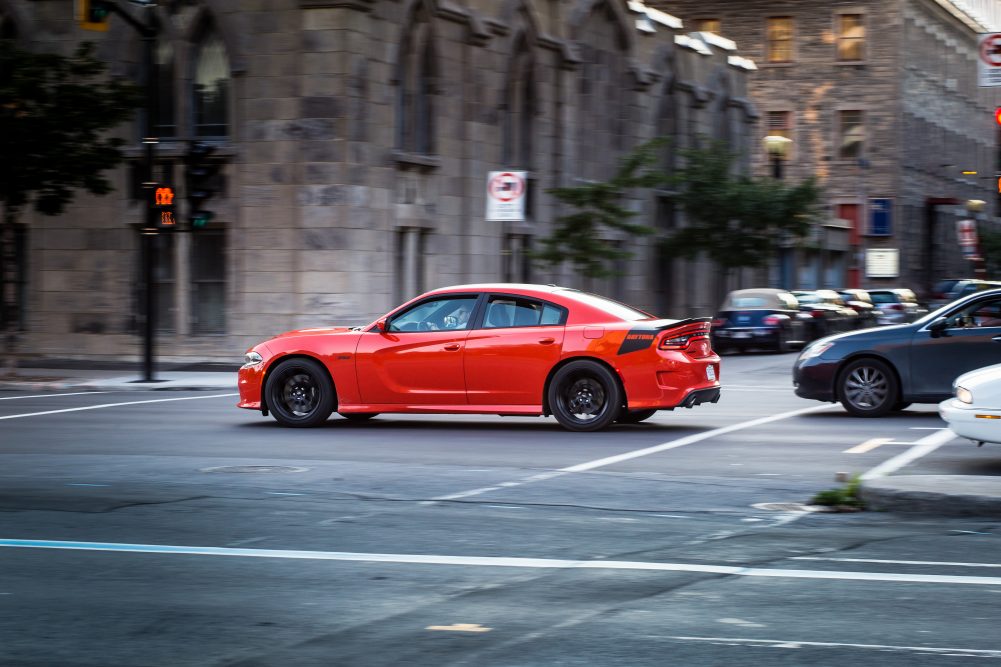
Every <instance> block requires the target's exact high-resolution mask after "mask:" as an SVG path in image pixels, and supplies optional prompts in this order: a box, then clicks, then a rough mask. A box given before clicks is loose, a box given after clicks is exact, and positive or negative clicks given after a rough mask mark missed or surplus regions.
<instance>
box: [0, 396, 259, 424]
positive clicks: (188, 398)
mask: <svg viewBox="0 0 1001 667" xmlns="http://www.w3.org/2000/svg"><path fill="white" fill-rule="evenodd" d="M239 395H240V394H238V393H235V392H234V393H232V394H213V395H211V396H184V397H182V398H155V399H151V400H148V401H127V402H125V403H102V404H101V405H85V406H83V407H80V408H64V409H62V410H46V411H45V412H26V413H24V414H20V415H5V416H3V417H0V419H20V418H21V417H40V416H41V415H57V414H59V413H60V412H79V411H81V410H99V409H101V408H117V407H120V406H123V405H142V404H143V403H169V402H170V401H195V400H198V399H200V398H226V397H227V396H239Z"/></svg>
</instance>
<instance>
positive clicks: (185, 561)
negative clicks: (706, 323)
mask: <svg viewBox="0 0 1001 667" xmlns="http://www.w3.org/2000/svg"><path fill="white" fill-rule="evenodd" d="M793 359H794V355H782V356H778V355H765V354H761V355H747V356H739V357H736V356H730V357H726V358H725V360H724V365H723V378H722V380H723V384H724V393H723V398H722V399H721V401H720V403H719V404H717V405H707V406H700V407H698V408H695V409H692V410H679V411H676V412H662V413H659V414H658V415H657V416H656V417H654V418H653V419H651V420H650V421H649V422H646V423H643V424H639V425H635V426H620V427H615V428H612V429H610V430H607V431H604V432H600V433H590V434H572V433H568V432H565V431H563V430H562V429H560V428H559V427H558V425H557V424H556V422H555V420H553V419H542V418H536V419H531V418H501V417H479V416H440V417H439V416H399V415H397V416H380V417H379V418H377V419H375V420H373V421H372V422H369V423H364V424H354V423H350V422H347V421H346V420H343V419H340V418H338V417H336V416H335V417H333V418H331V420H330V421H329V422H328V423H327V424H326V425H325V426H324V427H322V428H318V429H311V430H290V429H283V428H280V427H278V426H277V425H276V423H275V422H274V421H273V420H271V419H270V418H263V417H261V416H260V415H259V414H256V413H253V412H248V411H243V410H238V409H236V408H235V407H234V405H235V402H236V397H235V396H234V395H228V394H226V392H163V391H150V392H146V391H142V392H137V391H130V392H105V393H96V392H90V393H80V394H77V393H76V392H66V393H62V394H55V393H48V394H30V393H26V392H0V665H3V666H4V667H8V666H11V667H12V666H17V665H32V666H41V665H44V666H46V667H48V666H51V665H58V666H62V665H66V666H84V665H86V666H93V667H98V666H101V667H104V666H107V665H135V666H140V665H143V666H146V665H163V666H170V667H175V666H187V665H199V666H202V665H206V666H209V665H211V666H223V665H226V666H229V665H240V666H252V665H254V666H256V665H282V666H284V665H296V666H298V665H309V666H312V665H324V666H330V665H337V666H339V665H346V666H352V667H353V666H355V665H359V666H370V665H371V666H376V665H386V666H389V665H393V666H396V665H408V666H410V665H414V666H423V665H428V666H434V667H438V666H446V665H449V666H451V665H456V666H457V665H468V666H475V667H481V666H491V667H493V666H511V667H514V666H519V667H521V666H535V665H539V666H547V667H548V666H551V665H602V666H604V665H628V666H634V665H635V666H645V665H651V666H652V665H657V666H662V665H682V666H687V665H730V664H734V665H843V664H852V665H881V666H884V665H901V666H904V665H907V666H914V665H936V666H937V665H943V664H950V665H951V664H964V663H966V662H971V663H972V662H973V661H977V662H978V664H979V663H980V662H982V661H984V660H992V659H993V660H1001V638H999V635H998V633H997V626H998V621H999V619H1001V613H999V611H998V610H999V609H1001V556H999V555H998V554H999V553H1001V522H998V521H984V520H973V519H948V518H937V517H928V516H925V517H921V516H905V515H894V514H883V513H874V512H863V513H840V514H838V513H816V512H806V511H802V509H803V508H802V505H803V504H804V503H807V502H808V501H809V499H810V498H811V497H812V495H813V494H814V493H816V492H817V491H820V490H822V489H825V488H830V487H833V486H837V485H838V484H837V483H836V482H835V481H834V477H835V475H836V474H837V473H846V474H849V475H851V474H859V473H864V472H866V471H869V470H872V469H874V468H876V467H877V466H881V465H886V464H888V463H889V467H888V471H890V472H892V471H893V469H894V467H895V465H896V464H894V463H893V462H894V461H897V460H898V459H897V458H896V457H898V455H900V454H902V453H904V452H906V451H908V450H909V445H908V443H914V442H916V441H919V440H921V439H923V438H927V437H931V436H933V435H934V434H937V433H939V432H940V429H942V428H943V426H944V425H943V423H942V422H941V421H940V420H939V419H938V417H937V414H936V412H935V409H934V406H918V407H915V408H912V409H910V410H907V411H905V412H903V413H900V414H896V415H892V416H889V417H886V418H881V419H875V420H860V419H854V418H851V417H848V416H847V415H846V414H845V413H844V412H843V411H842V410H841V409H840V407H837V406H826V405H823V404H819V403H815V402H810V401H804V400H802V399H799V398H797V397H795V396H794V395H793V393H792V390H791V385H790V379H789V368H790V366H791V364H792V361H793ZM936 437H938V436H936ZM849 450H853V451H849ZM900 472H906V473H909V474H915V473H928V474H977V475H997V474H1001V449H999V448H991V447H990V446H985V447H983V448H980V449H978V448H976V447H974V446H973V445H972V444H970V443H969V442H967V441H964V440H961V439H958V438H957V439H953V440H951V441H948V442H946V443H945V444H943V445H942V446H941V447H939V448H938V449H936V450H934V451H933V452H931V453H930V454H928V455H927V456H925V457H923V458H921V459H918V460H916V461H913V462H911V463H909V464H908V465H906V467H905V468H902V469H900Z"/></svg>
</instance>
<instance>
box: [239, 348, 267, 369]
mask: <svg viewBox="0 0 1001 667" xmlns="http://www.w3.org/2000/svg"><path fill="white" fill-rule="evenodd" d="M262 361H264V357H262V356H261V355H259V354H258V353H257V352H248V353H247V354H245V355H243V367H244V368H246V367H248V366H256V365H257V364H259V363H261V362H262Z"/></svg>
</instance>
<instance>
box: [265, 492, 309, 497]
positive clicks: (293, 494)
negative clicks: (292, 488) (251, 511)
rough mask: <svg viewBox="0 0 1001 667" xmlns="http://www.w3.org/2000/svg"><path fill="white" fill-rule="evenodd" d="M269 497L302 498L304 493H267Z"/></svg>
mask: <svg viewBox="0 0 1001 667" xmlns="http://www.w3.org/2000/svg"><path fill="white" fill-rule="evenodd" d="M267 494H268V495H269V496H304V495H306V494H305V493H283V492H282V491H268V492H267Z"/></svg>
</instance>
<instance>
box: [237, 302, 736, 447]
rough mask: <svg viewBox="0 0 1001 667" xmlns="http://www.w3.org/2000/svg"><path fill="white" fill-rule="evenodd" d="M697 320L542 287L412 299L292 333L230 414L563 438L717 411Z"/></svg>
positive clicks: (243, 388)
mask: <svg viewBox="0 0 1001 667" xmlns="http://www.w3.org/2000/svg"><path fill="white" fill-rule="evenodd" d="M709 323H710V319H709V318H689V319H683V320H670V319H657V318H655V317H654V316H652V315H650V314H649V313H645V312H643V311H640V310H636V309H635V308H631V307H629V306H626V305H624V304H621V303H619V302H617V301H612V300H610V299H606V298H604V297H601V296H597V295H595V294H589V293H587V292H581V291H579V290H575V289H568V288H565V287H556V286H554V285H516V284H503V283H501V284H487V285H461V286H456V287H445V288H442V289H437V290H434V291H431V292H428V293H427V294H423V295H421V296H419V297H417V298H416V299H413V300H412V301H409V302H407V303H405V304H403V305H402V306H400V307H399V308H396V309H395V310H393V311H392V312H390V313H389V314H388V315H385V316H384V317H381V318H379V319H378V320H376V321H375V322H373V323H372V324H369V325H368V326H364V327H327V328H318V329H301V330H299V331H290V332H288V333H284V334H281V335H280V336H276V337H275V338H272V339H271V340H267V341H265V342H263V343H260V344H258V345H255V346H254V347H252V348H251V349H250V350H248V351H247V355H246V359H245V363H244V365H243V367H242V368H240V377H239V387H240V402H239V404H238V405H239V407H241V408H247V409H250V410H260V411H261V412H262V413H263V414H264V415H267V414H268V413H269V412H270V413H271V414H272V415H274V417H275V419H276V420H278V422H279V423H280V424H283V425H285V426H316V425H317V424H321V423H323V422H324V421H326V419H327V418H328V417H329V416H330V413H331V412H333V411H335V410H336V411H337V412H339V413H340V414H341V415H343V416H344V417H346V418H348V419H354V420H364V419H369V418H371V417H373V416H375V415H376V414H378V413H380V412H405V413H489V414H500V415H554V416H555V417H556V419H557V420H558V421H559V423H560V424H562V425H563V426H564V427H565V428H567V429H570V430H572V431H593V430H597V429H600V428H604V427H606V426H608V425H609V424H611V423H612V422H613V421H619V422H623V423H636V422H640V421H643V420H644V419H647V418H648V417H650V416H651V415H653V413H654V412H656V411H657V410H671V409H674V408H676V407H680V406H684V407H686V408H690V407H692V406H694V405H698V404H700V403H715V402H716V401H718V400H719V394H720V385H719V363H720V359H719V357H718V356H716V354H715V353H714V352H713V350H712V347H711V346H710V343H709Z"/></svg>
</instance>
